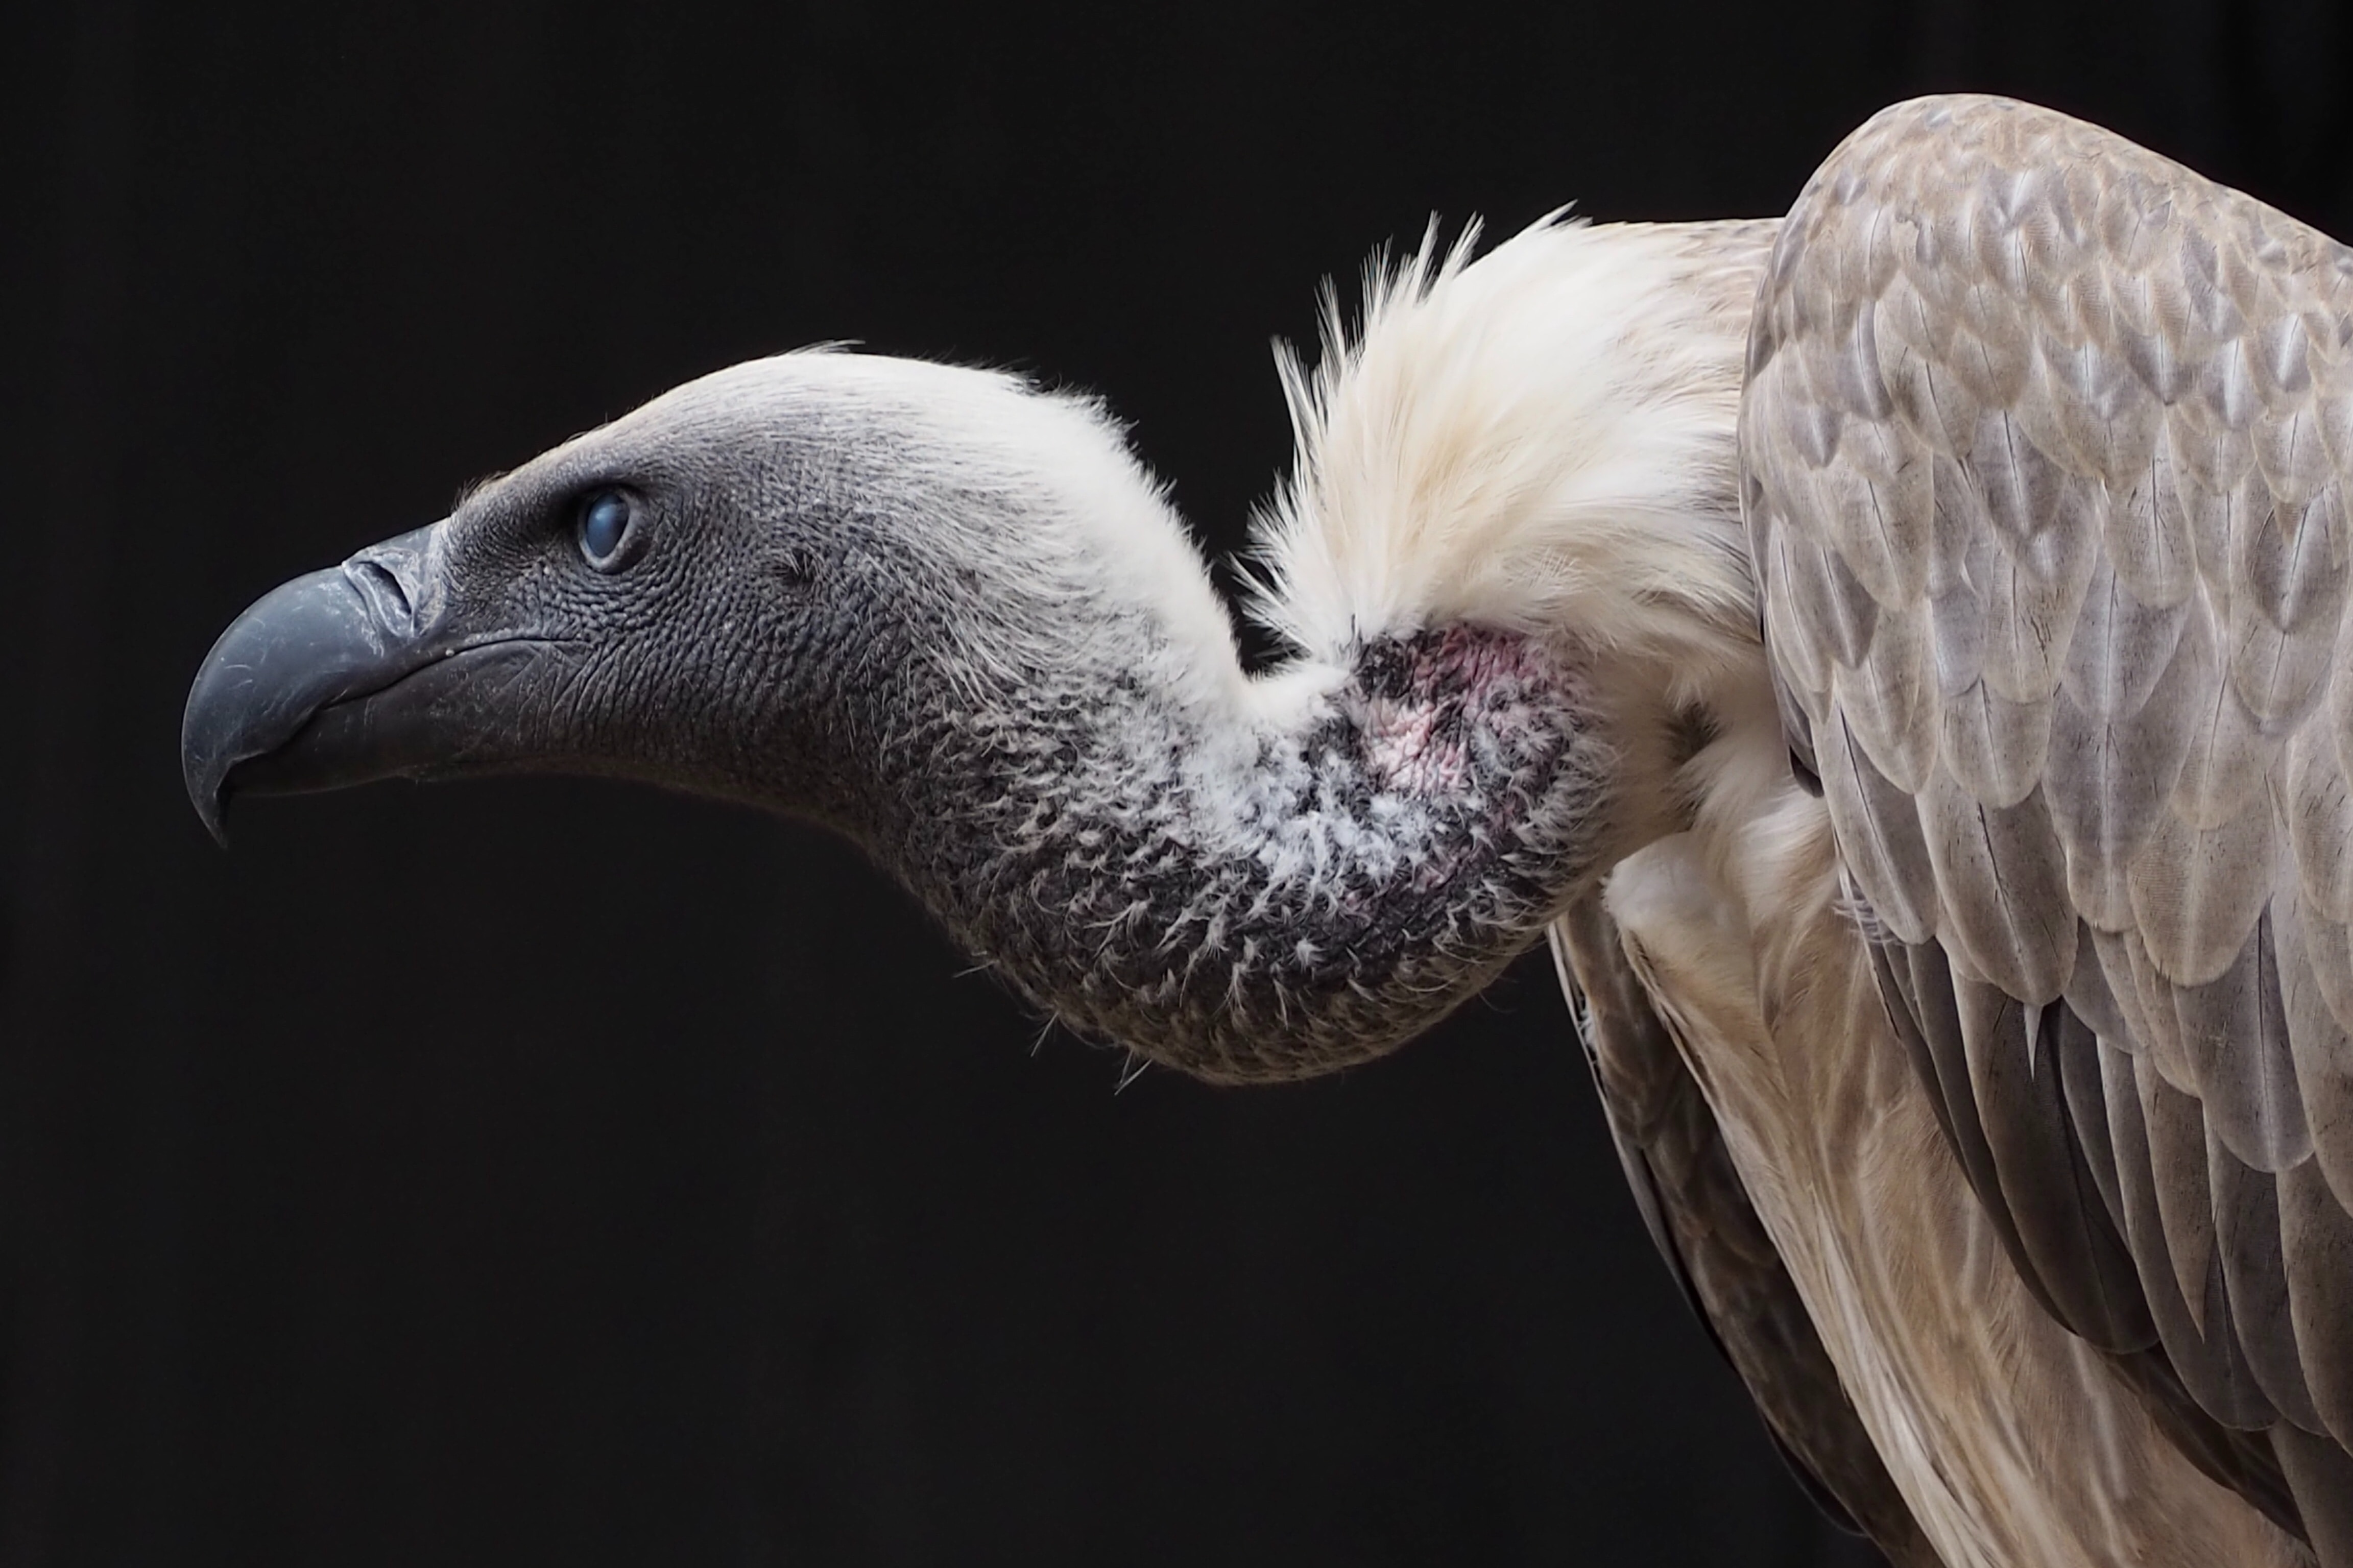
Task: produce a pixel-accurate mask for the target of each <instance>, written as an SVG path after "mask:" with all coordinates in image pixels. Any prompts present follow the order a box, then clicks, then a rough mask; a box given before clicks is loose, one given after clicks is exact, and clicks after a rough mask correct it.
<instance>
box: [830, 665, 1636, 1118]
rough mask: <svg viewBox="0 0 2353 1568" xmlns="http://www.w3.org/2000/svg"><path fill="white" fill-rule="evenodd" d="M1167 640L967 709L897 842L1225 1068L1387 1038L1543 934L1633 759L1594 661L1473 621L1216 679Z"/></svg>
mask: <svg viewBox="0 0 2353 1568" xmlns="http://www.w3.org/2000/svg"><path fill="white" fill-rule="evenodd" d="M1158 668H1163V661H1156V660H1154V659H1150V658H1141V659H1138V660H1136V661H1134V663H1133V664H1130V665H1127V666H1124V667H1123V668H1120V669H1119V670H1117V671H1116V672H1114V671H1113V670H1111V669H1109V668H1103V667H1096V668H1092V669H1087V668H1071V669H1065V670H1062V671H1060V672H1059V675H1056V676H1052V677H1047V676H1040V675H1038V674H1034V673H1033V674H1032V675H1031V676H1030V677H1029V679H1024V680H1022V681H1020V682H1018V683H1009V684H1008V685H1007V686H1005V687H1002V688H999V689H997V690H995V691H994V692H993V693H991V695H990V699H989V700H987V701H984V702H982V703H979V704H977V705H976V706H973V707H971V708H968V709H965V710H941V711H939V712H938V714H937V716H936V718H935V719H934V721H933V722H932V723H931V724H930V725H929V726H928V732H927V733H925V734H923V735H922V736H920V737H912V738H911V740H912V749H911V750H910V752H908V753H907V754H911V755H921V756H923V758H924V759H925V763H924V766H923V776H922V778H921V780H920V782H919V783H918V784H916V785H915V787H913V788H912V789H911V790H909V791H908V792H907V793H906V795H905V797H904V799H905V805H904V809H903V810H902V811H900V812H899V813H898V814H897V816H896V820H895V821H894V822H893V823H892V825H891V827H890V829H889V830H888V831H886V832H885V833H884V834H882V835H881V836H879V837H878V839H877V846H878V848H879V849H880V850H881V853H882V855H883V858H885V859H887V860H889V861H892V862H893V863H894V868H895V869H896V870H897V871H898V872H899V874H900V875H901V876H902V878H903V879H905V880H906V881H907V882H908V883H909V884H910V886H911V887H912V888H913V890H914V891H915V892H916V893H917V894H918V896H920V897H922V898H923V900H925V901H926V902H927V903H929V904H930V905H931V906H932V907H933V908H934V910H936V911H937V912H938V913H939V914H940V915H941V916H942V917H943V918H944V920H945V921H946V922H947V924H948V925H949V927H950V928H951V930H952V931H954V933H955V935H956V936H957V937H958V938H959V939H960V940H961V941H963V942H965V944H966V945H967V946H969V947H970V948H972V949H973V950H974V951H976V952H979V953H981V954H983V955H985V956H986V957H987V960H988V961H989V962H990V963H991V964H992V966H993V967H995V968H996V969H997V971H998V973H1000V974H1001V975H1003V977H1004V978H1005V979H1007V980H1008V982H1010V983H1011V984H1013V985H1014V986H1015V987H1016V988H1017V989H1018V991H1020V992H1021V993H1022V994H1024V995H1025V996H1027V997H1028V998H1029V1000H1030V1001H1031V1002H1032V1003H1034V1004H1035V1005H1038V1006H1039V1007H1040V1008H1042V1009H1045V1010H1046V1011H1048V1012H1050V1014H1051V1015H1052V1016H1054V1017H1055V1018H1056V1019H1057V1020H1059V1021H1060V1022H1061V1023H1063V1024H1065V1025H1067V1026H1071V1028H1073V1029H1074V1030H1076V1031H1078V1032H1079V1033H1081V1034H1082V1035H1086V1036H1090V1037H1098V1038H1103V1039H1109V1040H1114V1041H1117V1042H1118V1043H1120V1044H1123V1045H1125V1046H1127V1047H1130V1048H1131V1049H1134V1050H1135V1051H1138V1052H1140V1053H1141V1054H1143V1055H1145V1056H1146V1057H1149V1058H1152V1059H1154V1060H1156V1061H1160V1062H1162V1063H1164V1064H1166V1065H1168V1066H1172V1067H1175V1068H1179V1069H1181V1070H1183V1071H1186V1072H1187V1073H1190V1074H1193V1075H1194V1076H1197V1077H1200V1078H1204V1079H1212V1080H1217V1081H1227V1082H1234V1081H1244V1080H1263V1079H1295V1078H1302V1077H1307V1076H1311V1075H1313V1074H1315V1073H1319V1072H1324V1071H1327V1070H1331V1069H1333V1068H1339V1067H1343V1066H1345V1065H1348V1064H1350V1063H1352V1062H1356V1061H1359V1060H1363V1059H1365V1058H1369V1057H1373V1056H1377V1055H1379V1054H1381V1053H1383V1052H1385V1051H1387V1050H1388V1049H1390V1048H1392V1047H1395V1046H1397V1045H1398V1044H1401V1043H1402V1042H1403V1041H1404V1040H1405V1039H1407V1038H1408V1037H1410V1036H1412V1035H1413V1034H1415V1033H1417V1032H1419V1030H1421V1029H1422V1028H1424V1027H1426V1026H1429V1025H1430V1023H1432V1022H1434V1021H1435V1020H1436V1019H1437V1018H1438V1017H1439V1016H1441V1015H1442V1014H1444V1013H1445V1012H1446V1011H1448V1010H1449V1009H1450V1008H1451V1007H1452V1006H1453V1005H1455V1003H1457V1002H1458V1001H1460V1000H1461V999H1462V998H1463V997H1465V996H1468V995H1469V994H1472V992H1474V991H1476V990H1477V989H1479V988H1480V987H1481V986H1482V985H1483V984H1485V983H1486V982H1487V981H1488V980H1490V979H1492V978H1493V974H1494V973H1495V972H1496V971H1497V970H1499V969H1500V968H1501V967H1502V966H1503V965H1504V963H1506V962H1508V961H1509V960H1510V959H1511V958H1512V957H1513V956H1514V955H1515V954H1516V953H1517V952H1520V951H1521V950H1522V949H1523V948H1525V947H1526V946H1527V945H1528V944H1529V943H1531V942H1534V941H1535V938H1536V937H1537V936H1538V935H1540V934H1541V932H1542V931H1543V928H1544V925H1545V923H1546V921H1548V920H1549V919H1550V918H1551V917H1552V916H1553V914H1554V913H1555V912H1556V911H1557V910H1558V909H1559V908H1560V907H1561V906H1562V904H1563V903H1564V902H1565V901H1566V899H1567V896H1568V894H1569V892H1570V890H1571V889H1572V887H1573V886H1574V884H1575V883H1576V882H1577V880H1578V879H1580V878H1581V877H1583V876H1585V875H1587V874H1588V872H1589V869H1590V868H1591V866H1592V864H1593V859H1594V854H1593V848H1594V843H1595V840H1596V838H1597V837H1598V825H1599V822H1600V821H1601V819H1602V805H1601V803H1602V800H1603V797H1604V794H1605V791H1606V788H1607V780H1608V778H1609V772H1610V767H1609V763H1610V758H1609V754H1608V751H1607V748H1606V747H1605V746H1604V744H1603V743H1602V742H1600V741H1599V739H1598V738H1597V737H1596V735H1595V733H1594V731H1593V730H1592V729H1591V727H1590V723H1589V717H1590V714H1591V711H1592V703H1591V699H1590V694H1589V692H1588V689H1587V688H1586V685H1585V682H1584V679H1583V678H1582V676H1581V675H1580V673H1579V672H1578V671H1577V669H1576V668H1572V667H1570V666H1569V665H1568V664H1567V663H1565V662H1564V661H1563V660H1562V659H1561V658H1559V657H1558V656H1557V654H1556V653H1554V652H1552V651H1550V650H1548V649H1547V648H1546V647H1542V646H1540V645H1539V644H1537V643H1535V641H1533V640H1531V639H1527V638H1524V637H1516V636H1513V635H1511V634H1507V633H1499V632H1490V631H1478V630H1472V629H1469V628H1463V627H1456V628H1451V629H1443V630H1438V631H1431V632H1425V633H1421V634H1419V635H1416V636H1414V637H1404V638H1387V639H1382V640H1379V641H1377V642H1373V643H1369V644H1366V645H1364V646H1361V647H1358V648H1357V649H1356V650H1355V654H1354V657H1353V658H1352V659H1351V660H1350V661H1349V663H1348V666H1347V668H1345V671H1335V672H1330V677H1329V678H1328V679H1316V678H1315V677H1314V676H1313V675H1311V674H1307V673H1305V672H1294V673H1293V675H1291V676H1288V677H1285V676H1278V677H1276V678H1274V679H1272V680H1271V681H1262V682H1259V683H1256V684H1254V685H1250V686H1245V687H1242V688H1240V689H1239V691H1238V694H1237V697H1236V699H1235V700H1230V701H1226V702H1220V703H1208V704H1204V703H1202V702H1200V701H1198V700H1192V699H1193V698H1194V696H1195V694H1191V693H1180V692H1178V691H1176V690H1174V689H1171V685H1170V682H1169V680H1168V679H1166V678H1156V677H1155V673H1154V672H1155V669H1158Z"/></svg>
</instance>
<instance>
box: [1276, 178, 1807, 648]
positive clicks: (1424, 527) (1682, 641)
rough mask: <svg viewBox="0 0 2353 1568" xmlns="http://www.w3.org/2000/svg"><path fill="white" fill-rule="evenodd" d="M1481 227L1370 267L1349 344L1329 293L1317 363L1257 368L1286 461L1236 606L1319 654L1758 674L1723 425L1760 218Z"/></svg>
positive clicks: (1289, 356)
mask: <svg viewBox="0 0 2353 1568" xmlns="http://www.w3.org/2000/svg"><path fill="white" fill-rule="evenodd" d="M1477 235H1478V230H1477V227H1476V226H1475V225H1474V226H1472V227H1471V228H1470V229H1468V230H1466V231H1465V232H1464V233H1463V235H1462V236H1461V238H1459V239H1458V240H1456V241H1455V243H1454V244H1453V245H1452V246H1451V247H1448V248H1446V249H1445V250H1444V251H1443V252H1442V253H1441V252H1440V249H1439V247H1438V245H1437V236H1436V232H1435V229H1434V228H1433V230H1432V232H1431V234H1430V237H1428V239H1427V240H1426V241H1425V243H1424V246H1423V248H1422V250H1421V251H1420V253H1419V254H1418V255H1416V256H1414V257H1411V258H1409V259H1408V260H1407V261H1405V262H1404V263H1403V264H1402V265H1398V266H1396V267H1393V268H1391V267H1383V266H1380V265H1378V264H1376V266H1375V267H1374V268H1372V269H1371V270H1370V272H1369V275H1368V277H1367V279H1366V289H1365V306H1364V315H1363V318H1362V322H1361V325H1360V327H1359V329H1358V331H1356V333H1355V334H1354V335H1353V337H1352V336H1351V335H1350V333H1349V332H1348V331H1347V329H1346V327H1345V323H1344V322H1343V321H1342V320H1341V317H1340V309H1339V304H1338V301H1337V300H1336V298H1335V296H1333V295H1332V294H1331V293H1330V292H1328V291H1327V293H1326V297H1325V319H1324V352H1323V360H1322V363H1321V364H1320V365H1319V366H1318V367H1317V368H1315V369H1314V371H1312V372H1311V371H1309V370H1308V369H1306V368H1305V367H1304V366H1303V364H1302V363H1301V362H1300V361H1299V359H1298V357H1297V356H1296V355H1295V354H1294V353H1291V352H1290V351H1289V350H1288V349H1287V348H1286V349H1282V350H1279V351H1278V357H1279V360H1280V362H1281V371H1282V378H1283V385H1284V389H1285V392H1286V395H1288V397H1289V400H1290V404H1291V411H1292V420H1293V426H1294V428H1295V431H1296V434H1297V438H1298V447H1299V452H1298V459H1297V467H1296V468H1295V470H1294V471H1293V474H1292V476H1291V478H1290V479H1289V480H1288V481H1287V482H1286V483H1285V484H1284V485H1283V486H1282V488H1281V489H1280V490H1279V491H1278V492H1277V494H1276V496H1275V498H1274V500H1273V501H1272V502H1271V505H1270V506H1269V507H1268V508H1266V509H1265V510H1263V511H1262V512H1261V515H1260V516H1259V518H1258V520H1257V527H1256V531H1257V549H1258V554H1259V556H1260V559H1261V566H1262V570H1263V572H1264V576H1263V579H1262V580H1261V582H1260V583H1259V584H1257V592H1256V594H1255V595H1254V602H1253V604H1252V605H1251V610H1252V613H1253V615H1255V616H1257V617H1258V618H1259V619H1260V620H1261V622H1263V623H1264V624H1265V625H1266V626H1268V627H1269V628H1270V629H1271V630H1273V631H1274V632H1276V633H1277V634H1278V635H1280V636H1282V637H1285V638H1287V639H1288V640H1289V641H1290V642H1292V643H1293V644H1294V645H1296V646H1297V647H1299V649H1300V650H1301V651H1302V652H1303V653H1305V654H1306V655H1308V656H1309V657H1310V658H1314V659H1317V660H1323V661H1337V660H1344V659H1345V658H1346V657H1347V650H1348V649H1350V648H1351V647H1354V646H1355V645H1356V643H1358V642H1359V641H1361V640H1362V639H1364V638H1366V637H1373V636H1377V635H1381V634H1401V633H1409V632H1412V631H1415V630H1419V629H1420V628H1422V627H1425V626H1433V625H1440V624H1444V623H1448V622H1456V621H1461V622H1471V623H1474V624H1480V625H1487V626H1498V627H1503V628H1507V629H1511V630H1516V631H1520V632H1523V633H1526V634H1530V635H1538V636H1543V635H1550V634H1557V633H1561V632H1564V631H1566V630H1568V629H1570V628H1573V632H1574V636H1575V637H1577V640H1578V641H1580V642H1581V643H1583V644H1584V645H1585V646H1586V647H1589V648H1594V649H1596V650H1619V651H1623V652H1626V653H1630V654H1635V655H1638V656H1640V655H1644V654H1666V655H1669V656H1670V657H1671V658H1672V659H1673V660H1674V661H1675V662H1676V663H1677V664H1678V665H1681V666H1683V667H1684V668H1690V669H1691V670H1692V673H1693V675H1694V678H1703V677H1704V674H1705V673H1713V672H1714V671H1715V670H1716V669H1720V668H1723V667H1724V665H1725V661H1726V660H1737V659H1741V658H1747V659H1751V660H1753V658H1754V644H1755V638H1756V635H1757V634H1756V629H1755V626H1756V622H1755V616H1756V610H1755V603H1756V600H1755V595H1754V591H1753V589H1752V588H1751V586H1750V584H1749V578H1748V570H1747V565H1746V542H1745V540H1744V539H1743V537H1742V533H1741V526H1740V519H1739V516H1738V512H1737V494H1738V490H1737V483H1736V459H1735V452H1734V446H1733V430H1734V426H1735V421H1736V414H1737V411H1738V405H1739V396H1740V376H1741V364H1742V355H1743V352H1744V345H1745V342H1746V331H1747V317H1748V299H1749V297H1750V295H1751V294H1752V292H1753V289H1754V286H1755V279H1756V276H1757V265H1758V264H1759V263H1761V261H1762V259H1763V255H1764V249H1765V247H1766V245H1767V243H1768V242H1769V240H1770V237H1771V226H1770V225H1769V224H1762V223H1758V224H1711V225H1704V226H1702V225H1693V226H1657V225H1641V226H1603V227H1594V226H1588V225H1586V224H1584V223H1583V222H1581V221H1564V220H1563V219H1561V217H1560V216H1559V215H1557V214H1556V215H1554V216H1550V217H1547V218H1546V219H1544V220H1542V221H1540V222H1538V223H1536V224H1535V225H1534V226H1531V227H1529V228H1528V229H1526V230H1525V231H1524V232H1522V233H1521V234H1519V235H1517V236H1515V237H1513V238H1511V239H1509V240H1506V241H1505V242H1504V244H1502V245H1499V246H1497V247H1495V248H1494V249H1493V250H1492V251H1490V252H1489V253H1488V254H1487V255H1485V256H1483V257H1482V258H1479V259H1477V260H1476V261H1473V260H1472V258H1471V256H1472V246H1473V244H1474V243H1475V241H1476V238H1477Z"/></svg>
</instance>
